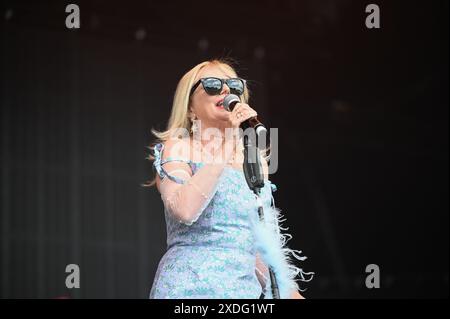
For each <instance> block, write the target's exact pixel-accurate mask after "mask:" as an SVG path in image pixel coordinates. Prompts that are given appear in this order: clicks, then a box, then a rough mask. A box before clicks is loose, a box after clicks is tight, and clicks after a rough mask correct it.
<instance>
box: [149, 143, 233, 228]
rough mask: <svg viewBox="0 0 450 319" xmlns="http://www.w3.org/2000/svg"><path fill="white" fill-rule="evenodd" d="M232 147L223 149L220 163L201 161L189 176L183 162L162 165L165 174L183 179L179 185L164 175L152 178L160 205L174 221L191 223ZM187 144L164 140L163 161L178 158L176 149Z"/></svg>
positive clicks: (206, 197)
mask: <svg viewBox="0 0 450 319" xmlns="http://www.w3.org/2000/svg"><path fill="white" fill-rule="evenodd" d="M179 143H180V144H179ZM233 146H234V145H230V147H226V148H225V151H224V152H225V153H224V160H223V162H221V163H217V164H216V163H212V164H205V165H204V166H203V167H202V168H200V169H199V170H198V171H197V172H196V174H194V175H192V171H191V169H190V167H189V165H188V164H187V163H184V162H179V161H173V162H167V163H165V164H164V169H165V171H166V172H167V173H168V174H170V175H171V176H175V177H178V178H180V179H182V180H183V181H184V184H179V183H176V182H174V181H173V180H171V179H169V178H168V177H165V178H164V179H163V180H162V181H161V179H160V176H159V175H158V176H157V177H156V185H157V187H158V190H159V192H160V193H161V198H162V200H163V202H164V205H165V207H166V208H167V210H168V212H169V213H170V214H172V215H173V216H174V217H175V218H176V219H177V220H178V221H180V222H181V223H184V224H187V225H191V224H192V223H194V222H195V221H196V220H197V219H198V217H199V216H200V215H201V212H202V211H203V209H204V208H205V207H206V206H207V205H208V203H209V201H210V200H211V198H212V197H213V196H214V193H215V190H216V185H217V183H218V180H219V178H220V176H221V174H222V172H223V170H224V168H225V166H226V165H227V161H228V160H229V159H230V158H231V156H232V155H233V153H234V151H235V148H234V147H233ZM188 147H190V145H189V144H188V143H186V142H185V141H181V140H169V141H166V143H165V144H164V153H163V160H165V159H167V158H168V157H178V156H177V154H178V153H177V152H180V150H181V149H183V148H188ZM185 150H186V149H185ZM184 154H189V153H184Z"/></svg>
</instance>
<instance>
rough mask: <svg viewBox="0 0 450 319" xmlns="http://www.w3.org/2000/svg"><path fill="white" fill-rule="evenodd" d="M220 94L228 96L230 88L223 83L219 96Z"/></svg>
mask: <svg viewBox="0 0 450 319" xmlns="http://www.w3.org/2000/svg"><path fill="white" fill-rule="evenodd" d="M222 94H230V88H229V87H228V85H227V84H226V83H224V84H223V86H222V92H220V95H222Z"/></svg>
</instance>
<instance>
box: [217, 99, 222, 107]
mask: <svg viewBox="0 0 450 319" xmlns="http://www.w3.org/2000/svg"><path fill="white" fill-rule="evenodd" d="M216 106H217V107H222V108H223V99H221V100H219V102H217V103H216Z"/></svg>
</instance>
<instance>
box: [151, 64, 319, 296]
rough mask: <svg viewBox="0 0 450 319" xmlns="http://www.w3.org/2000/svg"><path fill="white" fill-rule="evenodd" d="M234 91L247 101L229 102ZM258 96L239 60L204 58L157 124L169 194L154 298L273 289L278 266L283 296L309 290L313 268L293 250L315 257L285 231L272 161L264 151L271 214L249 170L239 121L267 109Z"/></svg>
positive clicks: (163, 184)
mask: <svg viewBox="0 0 450 319" xmlns="http://www.w3.org/2000/svg"><path fill="white" fill-rule="evenodd" d="M230 93H231V94H235V95H237V96H239V97H240V99H241V102H242V103H238V104H237V105H236V106H235V108H234V109H233V111H231V112H229V111H227V110H226V109H225V108H224V107H223V105H222V104H223V99H224V97H225V96H226V95H227V94H230ZM248 98H249V93H248V90H247V87H246V82H245V81H244V80H242V79H240V78H239V77H238V76H237V74H236V72H235V71H234V69H233V68H232V67H231V66H230V65H229V64H227V63H226V62H223V61H218V60H213V61H208V62H203V63H200V64H199V65H197V66H195V67H194V68H193V69H191V70H190V71H189V72H187V73H186V74H185V75H184V76H183V77H182V79H181V80H180V82H179V83H178V86H177V89H176V92H175V97H174V102H173V107H172V112H171V116H170V119H169V123H168V127H167V130H166V131H164V132H156V131H153V133H154V134H155V135H156V136H157V138H158V142H157V143H156V144H154V145H153V146H152V150H153V157H152V158H151V159H153V160H154V162H153V166H154V168H155V169H156V173H157V174H156V177H155V180H154V181H153V182H152V183H150V185H154V184H156V186H157V188H158V191H159V192H160V194H161V198H162V201H163V204H164V210H165V220H166V226H167V251H166V253H165V254H164V256H163V257H162V259H161V261H160V263H159V266H158V270H157V272H156V276H155V279H154V282H153V286H152V288H151V291H150V298H156V299H162V298H170V299H178V298H180V299H184V298H205V299H206V298H221V299H229V298H240V299H257V298H260V297H265V298H272V289H271V287H272V281H271V279H270V276H269V270H268V267H269V266H270V267H271V268H272V269H273V274H274V275H275V278H276V283H277V284H278V287H279V294H280V298H298V299H301V298H303V297H302V296H301V295H300V293H299V292H298V291H299V287H298V285H297V282H296V280H298V279H299V280H301V281H309V280H311V278H307V277H305V276H308V275H309V276H310V277H312V274H313V273H304V272H303V270H302V269H300V268H297V267H296V266H295V265H293V264H292V263H291V256H293V257H295V258H296V259H298V260H304V259H305V257H301V256H299V255H298V253H299V251H296V250H292V249H289V248H287V247H286V241H287V240H288V238H287V237H288V236H289V237H290V235H289V234H282V233H281V232H280V226H279V221H280V218H281V216H280V212H279V210H277V209H276V208H275V205H274V202H273V196H272V191H275V185H274V184H272V183H271V182H270V181H269V180H268V165H267V162H266V160H265V159H264V157H262V158H261V161H262V163H263V165H262V166H263V171H264V177H265V183H264V187H263V188H262V190H261V194H260V198H261V199H262V204H263V207H264V220H263V221H260V218H259V216H258V209H257V207H258V205H257V201H256V197H255V195H254V193H253V192H252V191H251V190H250V189H249V187H248V185H247V183H246V180H245V176H244V173H243V170H242V164H243V146H242V145H243V144H242V131H241V132H239V127H240V124H241V123H242V122H244V121H245V120H247V119H249V118H251V117H253V116H256V114H257V113H256V112H255V110H253V109H252V108H251V107H250V106H249V105H248V104H247V102H248ZM180 129H181V130H180ZM180 132H181V133H182V132H186V134H180ZM206 133H207V134H206ZM281 229H283V228H281ZM297 277H299V278H297Z"/></svg>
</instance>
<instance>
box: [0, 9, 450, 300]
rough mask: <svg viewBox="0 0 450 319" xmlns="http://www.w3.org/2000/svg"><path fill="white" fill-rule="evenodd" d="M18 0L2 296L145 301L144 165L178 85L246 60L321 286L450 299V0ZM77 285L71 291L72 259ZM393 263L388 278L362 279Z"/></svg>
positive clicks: (284, 197)
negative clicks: (373, 285) (370, 3)
mask: <svg viewBox="0 0 450 319" xmlns="http://www.w3.org/2000/svg"><path fill="white" fill-rule="evenodd" d="M68 3H69V2H64V1H60V2H58V1H39V2H37V1H36V2H31V1H30V2H28V1H6V2H4V5H3V8H2V11H1V12H2V15H1V17H2V18H3V21H2V24H3V28H2V31H1V53H2V67H1V71H0V73H1V100H0V101H1V163H2V165H1V167H2V169H1V180H2V186H1V192H2V193H1V194H2V195H1V205H2V206H1V264H0V267H1V279H0V283H1V293H0V296H1V297H2V298H61V297H63V298H65V297H69V298H146V297H147V296H148V293H149V290H150V287H151V283H152V280H153V275H154V273H155V271H156V267H157V265H158V262H159V259H160V258H161V256H162V255H163V253H164V248H165V225H164V218H163V207H162V203H161V201H160V198H159V195H158V193H157V191H156V189H153V188H152V189H148V188H143V187H141V186H140V184H141V183H144V182H145V181H147V180H148V179H150V178H151V176H152V175H153V172H152V169H151V166H150V164H149V162H148V161H146V160H145V156H147V155H148V152H147V151H146V148H145V146H146V145H148V144H149V143H150V142H152V139H153V138H152V136H151V133H150V129H151V128H152V127H153V128H157V129H163V128H164V127H165V125H166V122H167V119H168V116H169V112H170V107H171V101H172V96H173V92H174V90H175V86H176V83H177V81H178V79H179V78H180V77H181V76H182V75H183V74H184V72H186V71H187V70H188V69H189V68H191V67H192V66H194V65H195V64H197V63H199V62H201V61H203V60H206V59H209V58H212V57H220V56H230V57H233V58H234V59H236V60H237V61H239V65H238V66H237V68H238V70H239V71H240V74H241V75H242V76H243V77H245V78H247V79H249V80H250V85H251V89H252V92H253V97H252V99H251V103H250V104H251V105H252V106H254V108H255V109H257V111H258V112H259V114H260V117H261V118H262V120H263V122H264V123H266V124H267V126H270V127H276V128H278V129H279V137H280V141H279V169H278V171H277V172H276V173H275V174H274V175H272V176H271V180H272V181H273V182H274V183H275V184H277V186H278V191H277V192H276V193H275V200H276V204H277V206H278V207H279V208H281V209H282V211H283V213H284V214H285V216H286V217H287V223H286V225H287V226H288V227H289V231H290V232H291V233H292V234H293V235H294V238H293V239H292V240H291V241H290V246H291V247H293V248H298V249H301V250H303V252H304V254H305V255H307V256H309V259H308V260H307V261H305V262H304V263H303V266H304V268H305V270H307V271H309V270H312V271H315V272H316V278H315V280H313V281H312V282H311V283H309V284H307V285H305V287H306V288H308V290H307V292H305V296H306V297H308V298H361V297H367V298H372V297H376V298H380V297H395V298H399V297H448V225H449V223H448V2H447V1H422V2H417V3H413V2H410V1H408V2H407V1H395V2H394V1H390V2H385V1H376V2H375V3H377V4H378V5H379V6H380V8H381V29H379V30H369V29H367V28H365V26H364V20H365V17H366V13H365V5H367V3H365V2H363V1H351V0H339V1H338V0H321V1H320V2H319V1H313V0H304V1H246V2H243V1H228V2H217V3H214V2H211V1H196V2H195V3H192V4H187V3H186V2H181V1H180V2H176V1H164V2H156V1H155V2H152V1H133V4H131V2H130V3H129V4H124V3H119V2H118V3H114V4H111V3H110V2H106V1H105V2H103V1H78V2H75V3H77V4H78V5H79V6H80V10H81V28H80V29H79V30H68V29H66V28H65V25H64V21H65V17H66V15H67V14H66V13H65V6H66V5H67V4H68ZM71 263H75V264H78V265H79V266H80V269H81V288H80V289H73V290H69V289H67V288H66V286H65V277H66V275H67V274H66V273H65V272H64V270H65V267H66V265H67V264H71ZM372 263H375V264H377V265H379V266H380V269H381V275H382V279H381V288H380V289H377V290H369V289H367V288H366V287H365V285H364V280H365V276H366V273H365V267H366V265H368V264H372Z"/></svg>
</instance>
